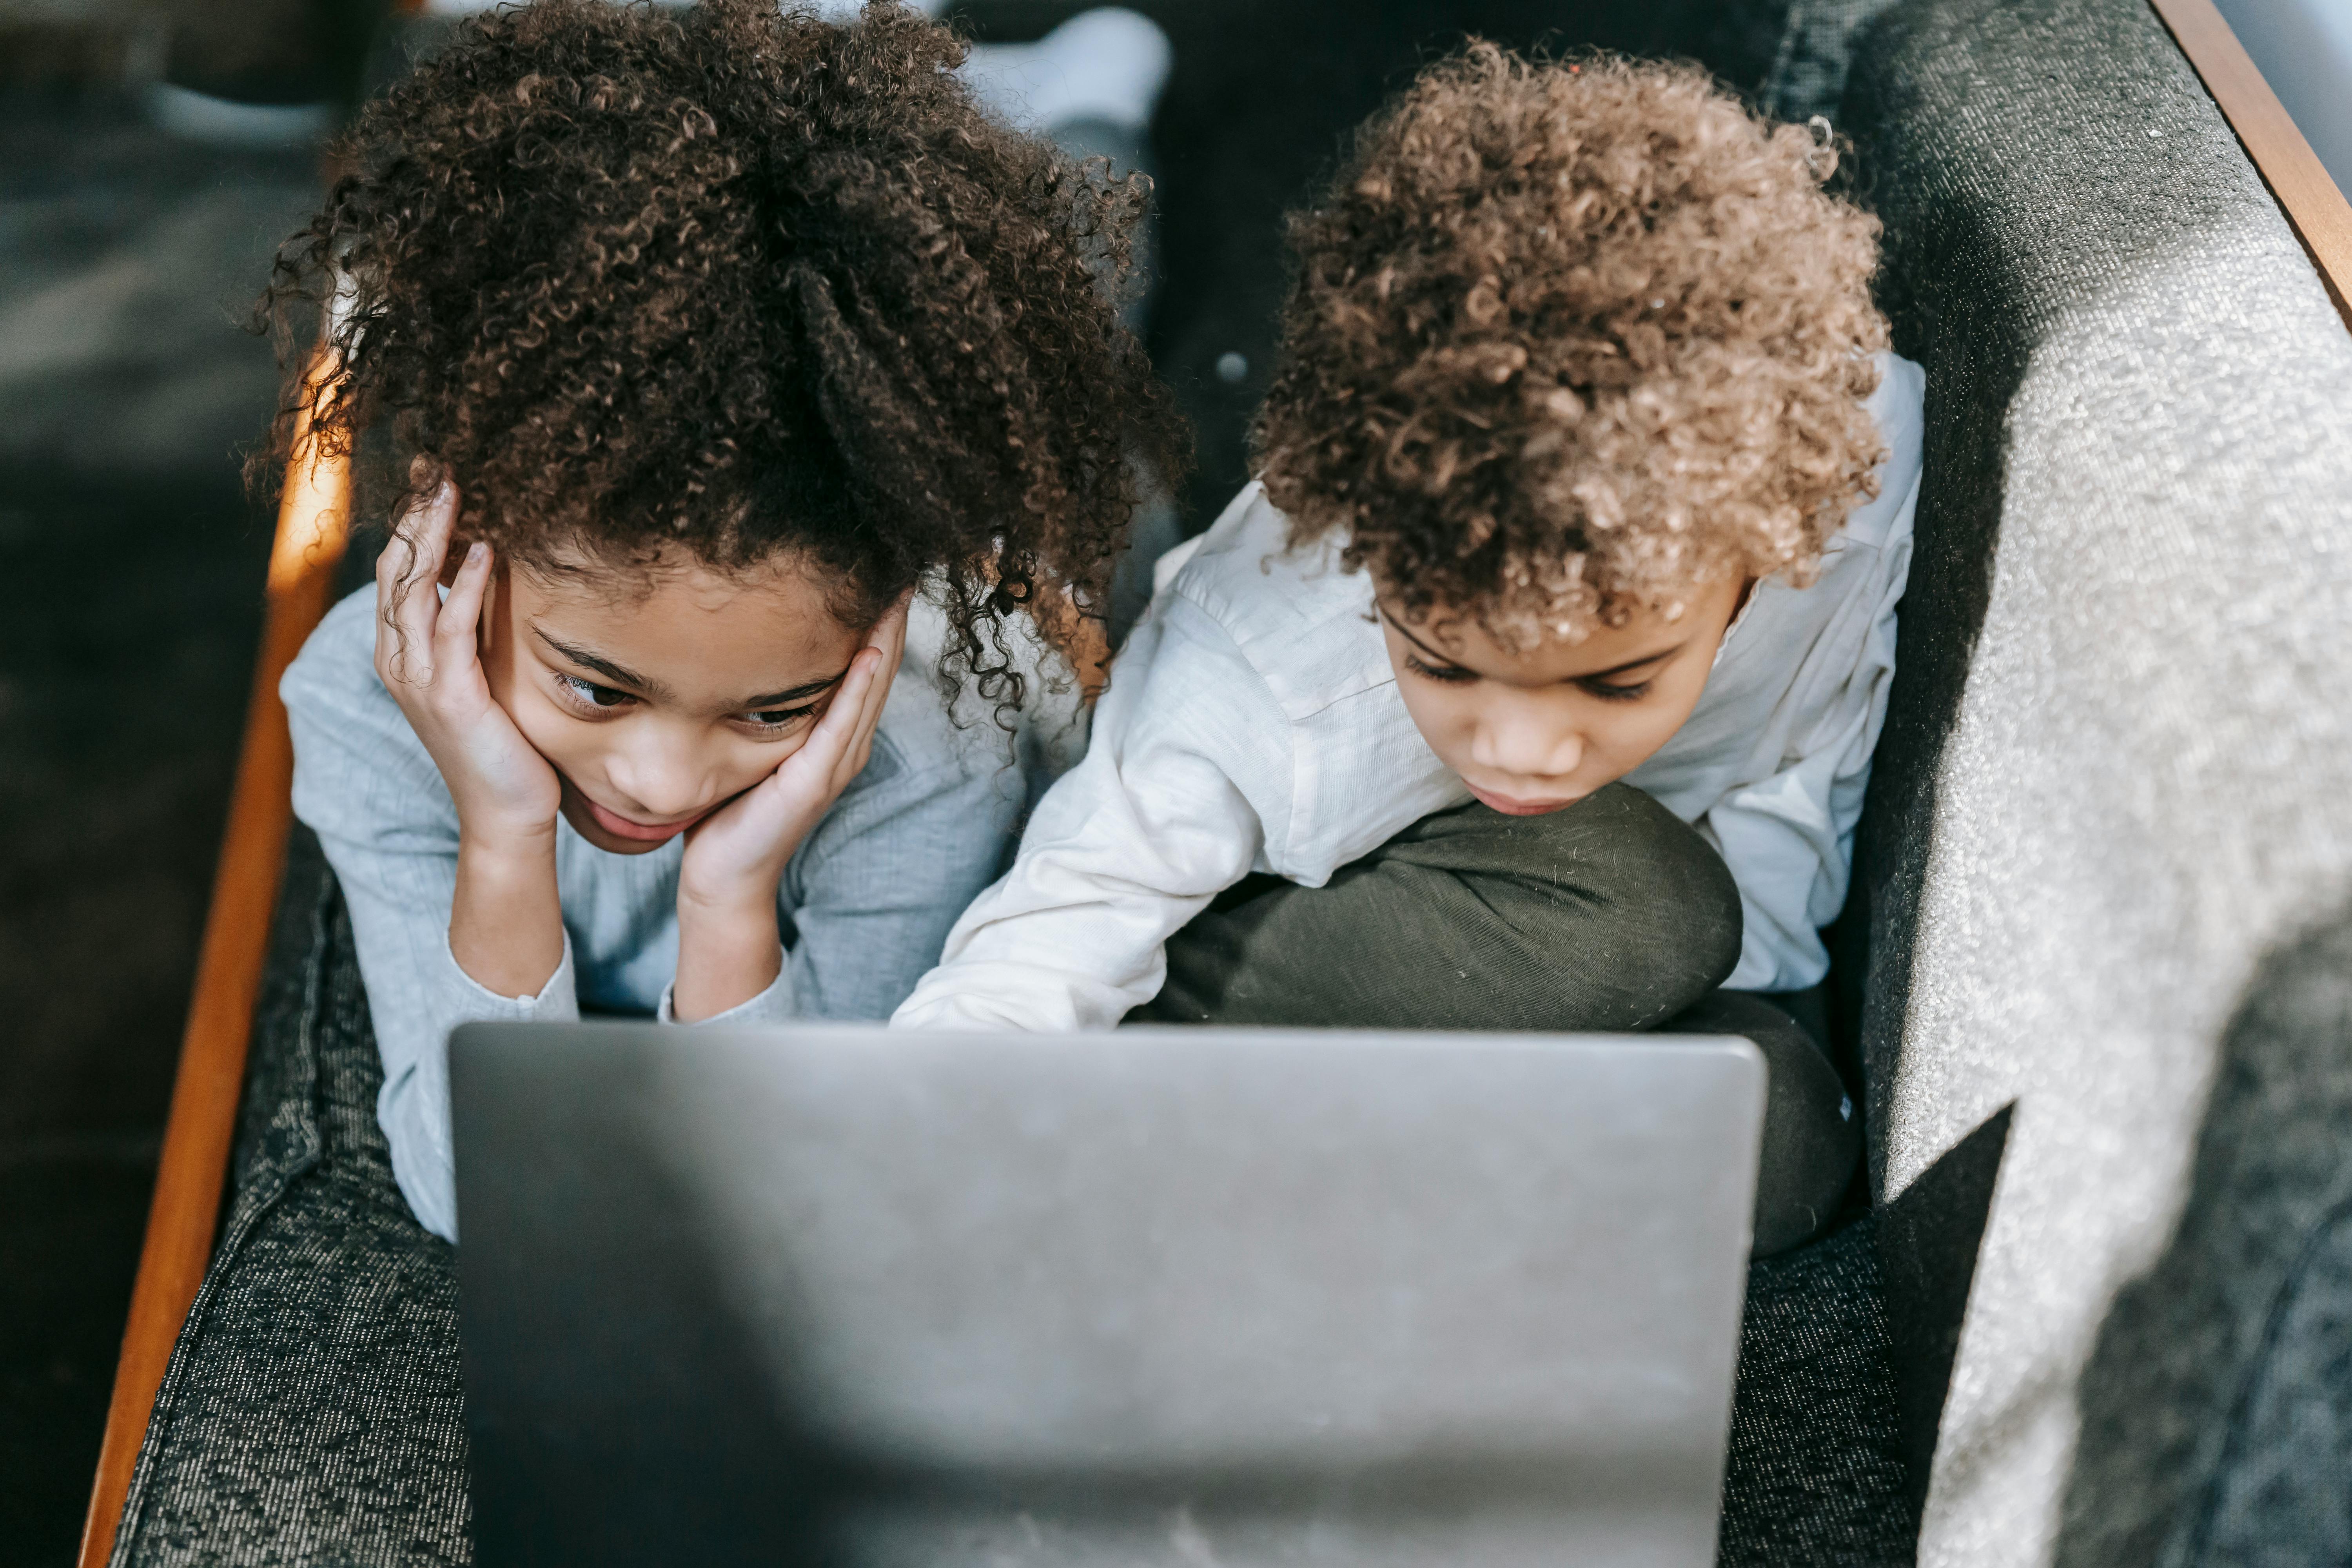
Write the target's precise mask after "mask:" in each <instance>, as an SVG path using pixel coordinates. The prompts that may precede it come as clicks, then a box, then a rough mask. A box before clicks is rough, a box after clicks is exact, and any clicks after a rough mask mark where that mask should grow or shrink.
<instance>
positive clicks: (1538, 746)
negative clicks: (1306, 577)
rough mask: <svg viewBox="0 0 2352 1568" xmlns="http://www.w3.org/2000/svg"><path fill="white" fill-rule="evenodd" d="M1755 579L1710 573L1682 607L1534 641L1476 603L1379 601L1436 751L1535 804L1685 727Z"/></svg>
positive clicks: (1610, 774)
mask: <svg viewBox="0 0 2352 1568" xmlns="http://www.w3.org/2000/svg"><path fill="white" fill-rule="evenodd" d="M1747 591H1748V584H1745V583H1743V582H1738V581H1731V582H1724V583H1710V584H1705V585H1703V586H1702V587H1701V588H1700V589H1699V590H1698V591H1697V592H1696V593H1695V594H1694V595H1692V596H1691V598H1690V600H1689V601H1688V602H1687V603H1686V604H1685V605H1684V608H1683V613H1682V615H1681V616H1680V617H1679V618H1677V619H1675V620H1672V621H1669V620H1667V619H1666V618H1665V616H1664V615H1663V614H1661V613H1660V612H1658V611H1656V610H1647V609H1644V610H1637V611H1635V612H1634V614H1633V616H1632V617H1631V618H1629V619H1628V620H1627V621H1626V623H1625V624H1624V625H1623V626H1601V627H1598V628H1596V629H1595V630H1593V631H1592V632H1591V633H1590V634H1588V635H1587V636H1586V637H1585V638H1584V640H1583V641H1582V642H1577V643H1570V642H1554V641H1549V640H1547V641H1545V642H1543V643H1541V644H1539V645H1538V646H1537V647H1534V648H1532V649H1530V650H1529V651H1528V652H1526V653H1514V652H1512V651H1510V650H1509V649H1507V648H1506V647H1502V646H1501V645H1500V644H1498V643H1496V641H1495V640H1494V639H1493V638H1492V637H1488V636H1487V635H1486V632H1485V631H1484V630H1482V629H1481V628H1480V627H1479V626H1478V623H1477V622H1476V620H1475V619H1474V618H1472V617H1470V616H1460V615H1454V614H1451V613H1449V612H1447V611H1444V610H1443V609H1441V610H1439V611H1437V612H1435V613H1433V614H1432V615H1431V616H1430V617H1429V618H1428V620H1426V621H1425V622H1423V624H1422V625H1420V626H1406V625H1405V624H1404V623H1403V619H1402V614H1401V613H1400V612H1399V611H1398V610H1397V608H1396V602H1395V600H1394V599H1393V598H1392V597H1391V595H1389V594H1388V593H1386V592H1385V591H1383V592H1382V593H1381V595H1379V598H1378V601H1377V602H1378V605H1379V607H1380V616H1381V635H1382V636H1383V637H1386V639H1387V641H1388V650H1389V664H1390V666H1391V668H1393V669H1394V670H1395V671H1396V678H1397V691H1398V693H1399V694H1400V695H1402V697H1403V698H1404V705H1405V710H1406V711H1408V712H1410V713H1411V714H1412V721H1413V723H1414V724H1416V725H1417V726H1419V727H1420V730H1421V734H1422V738H1423V740H1425V741H1427V742H1429V747H1430V750H1432V751H1433V752H1436V753H1437V755H1438V758H1439V760H1440V761H1442V762H1444V763H1445V765H1446V766H1447V767H1449V768H1452V769H1453V770H1454V772H1455V773H1459V774H1460V775H1461V776H1462V782H1463V783H1464V784H1466V785H1468V786H1469V789H1470V793H1471V794H1472V795H1475V796H1477V797H1478V799H1480V800H1482V801H1484V802H1485V803H1486V805H1491V806H1493V807H1494V808H1495V809H1496V811H1501V812H1507V813H1509V814H1510V815H1512V816H1536V815H1538V814H1540V813H1543V812H1547V811H1558V810H1559V809H1560V808H1561V807H1563V806H1568V805H1575V804H1576V803H1577V802H1578V801H1580V800H1582V799H1583V798H1584V797H1585V796H1586V795H1591V793H1592V792H1593V791H1594V790H1597V789H1599V788H1600V787H1601V785H1603V784H1612V783H1614V782H1615V781H1617V780H1618V779H1621V778H1623V777H1624V776H1625V775H1626V774H1627V773H1632V772H1633V770H1634V769H1635V768H1637V767H1640V766H1641V765H1642V764H1643V763H1644V762H1647V761H1648V760H1649V758H1650V756H1651V754H1652V753H1653V752H1656V751H1657V749H1658V748H1659V747H1661V746H1663V745H1664V744H1665V743H1666V742H1667V740H1668V739H1669V738H1670V737H1672V736H1673V734H1674V732H1675V731H1676V730H1679V729H1681V728H1682V724H1683V721H1684V720H1685V719H1687V718H1689V717H1690V714H1691V710H1692V709H1694V708H1696V707H1697V706H1698V700H1699V694H1700V693H1701V692H1703V691H1705V690H1706V678H1707V672H1708V671H1709V669H1711V668H1713V667H1714V664H1715V650H1716V649H1717V647H1720V646H1721V644H1722V642H1723V634H1724V632H1725V630H1726V629H1727V627H1728V626H1730V624H1731V619H1732V616H1734V615H1736V614H1737V613H1738V609H1739V605H1740V604H1741V602H1742V600H1744V599H1745V598H1746V596H1747Z"/></svg>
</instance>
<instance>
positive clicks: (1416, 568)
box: [1253, 43, 1886, 647]
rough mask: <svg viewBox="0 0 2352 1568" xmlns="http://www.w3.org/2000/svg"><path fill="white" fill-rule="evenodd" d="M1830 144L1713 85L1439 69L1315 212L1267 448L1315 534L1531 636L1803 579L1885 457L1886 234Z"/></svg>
mask: <svg viewBox="0 0 2352 1568" xmlns="http://www.w3.org/2000/svg"><path fill="white" fill-rule="evenodd" d="M1825 131H1826V127H1825V126H1821V125H1817V126H1816V127H1814V128H1813V129H1811V130H1808V129H1806V128H1802V127H1797V126H1774V125H1773V124H1771V123H1769V121H1764V120H1761V119H1759V118H1758V117H1756V116H1755V115H1753V114H1751V113H1749V112H1748V110H1746V109H1745V108H1743V107H1742V106H1741V105H1740V103H1739V102H1738V100H1735V99H1733V98H1731V97H1730V96H1729V95H1727V94H1726V93H1724V92H1723V91H1721V90H1720V89H1717V87H1716V86H1715V85H1714V83H1713V82H1712V81H1711V80H1710V79H1708V78H1707V77H1706V75H1705V74H1704V73H1703V72H1701V71H1700V70H1699V69H1697V68H1695V67H1688V66H1677V65H1660V64H1650V63H1636V62H1633V61H1628V60H1623V59H1617V58H1605V57H1603V58H1587V59H1579V60H1576V61H1572V62H1564V63H1550V62H1530V61H1528V60H1526V59H1522V58H1518V57H1517V56H1514V55H1512V54H1510V53H1509V52H1507V51H1506V50H1504V49H1501V48H1498V47H1495V46H1494V45H1492V44H1485V43H1476V44H1473V45H1472V46H1471V47H1469V48H1468V49H1466V50H1465V52H1463V53H1461V54H1459V55H1457V56H1454V57H1453V58H1448V59H1445V60H1443V61H1440V62H1438V63H1437V64H1435V65H1433V66H1431V67H1430V68H1427V69H1425V70H1424V71H1423V72H1422V74H1421V75H1420V77H1419V78H1418V79H1415V80H1414V82H1413V83H1412V86H1411V87H1410V88H1409V89H1407V90H1406V91H1405V92H1404V93H1403V94H1402V97H1400V98H1399V99H1398V100H1396V101H1395V102H1394V103H1392V104H1391V105H1390V106H1389V107H1388V108H1387V109H1386V110H1383V111H1382V112H1381V113H1380V114H1378V115H1377V116H1375V117H1374V118H1373V119H1372V120H1370V121H1368V122H1367V123H1366V124H1365V125H1364V126H1363V127H1362V128H1361V129H1360V131H1359V132H1358V133H1357V136H1356V140H1355V143H1354V147H1353V151H1352V153H1351V155H1350V156H1349V158H1348V159H1347V160H1346V162H1345V163H1344V164H1343V165H1342V167H1341V168H1340V170H1339V174H1338V175H1337V177H1336V178H1335V179H1334V181H1333V183H1332V184H1331V186H1330V189H1329V191H1328V194H1326V195H1324V196H1323V197H1322V198H1321V199H1320V200H1319V201H1318V202H1317V203H1316V204H1315V205H1312V206H1310V207H1308V208H1307V210H1305V211H1304V212H1301V213H1298V214H1297V215H1295V216H1293V217H1292V219H1291V223H1290V241H1291V245H1292V247H1293V249H1294V251H1295V253H1296V256H1297V278H1296V282H1295V286H1294V289H1293V291H1292V294H1291V297H1290V300H1289V304H1288V307H1287V309H1286V316H1285V321H1284V331H1283V353H1282V359H1281V362H1280V363H1279V364H1278V366H1277V367H1276V373H1275V377H1274V384H1273V386H1272V389H1271V391H1270V392H1269V393H1268V394H1267V396H1266V400H1265V407H1264V408H1263V410H1262V411H1261V412H1260V414H1259V416H1258V421H1257V426H1256V428H1255V431H1254V432H1253V440H1254V444H1255V451H1256V455H1257V459H1258V463H1259V469H1260V476H1261V477H1262V478H1263V479H1264V480H1265V486H1266V490H1267V494H1268V496H1269V498H1270V499H1271V500H1273V501H1274V503H1275V504H1276V506H1277V507H1279V508H1281V509H1282V510H1283V511H1284V512H1285V513H1286V514H1287V515H1288V517H1289V518H1290V520H1291V529H1292V539H1293V542H1294V543H1304V542H1307V541H1310V540H1314V539H1318V538H1322V537H1325V536H1327V535H1332V534H1343V535H1344V536H1345V539H1346V544H1345V549H1344V552H1343V559H1344V560H1345V563H1346V564H1347V565H1348V566H1349V568H1351V569H1353V568H1359V567H1366V568H1369V569H1370V572H1371V574H1372V575H1373V578H1374V580H1375V581H1376V582H1377V583H1378V584H1380V585H1381V591H1382V592H1383V593H1385V594H1389V595H1393V596H1394V598H1395V599H1396V600H1397V601H1398V602H1399V603H1400V605H1401V607H1402V609H1403V610H1404V612H1405V613H1406V614H1407V615H1408V616H1411V617H1412V618H1415V619H1420V618H1423V617H1425V616H1428V615H1429V614H1430V612H1431V611H1432V610H1433V609H1436V608H1439V607H1441V606H1442V607H1444V608H1445V609H1447V610H1449V611H1451V612H1453V613H1461V614H1470V615H1473V616H1475V617H1476V619H1477V620H1478V622H1479V623H1480V624H1481V625H1483V626H1485V627H1486V629H1487V630H1488V631H1489V632H1490V633H1491V634H1492V635H1494V636H1495V637H1496V638H1497V639H1498V640H1501V641H1503V642H1505V643H1506V644H1507V645H1510V646H1515V647H1527V646H1529V645H1530V644H1531V643H1532V642H1533V641H1534V640H1535V639H1537V638H1538V637H1544V636H1551V637H1563V638H1568V639H1575V638H1578V637H1582V636H1583V635H1584V634H1585V633H1586V632H1587V631H1589V630H1590V629H1591V626H1593V625H1595V624H1596V623H1598V624H1617V623H1619V622H1621V621H1622V618H1623V616H1625V615H1626V614H1627V613H1629V611H1630V610H1631V609H1632V608H1633V606H1635V605H1647V606H1652V607H1655V608H1660V609H1663V610H1665V611H1666V612H1667V613H1668V614H1670V615H1671V614H1676V613H1679V612H1678V608H1677V606H1678V605H1679V604H1680V602H1681V600H1682V598H1683V597H1684V595H1686V593H1687V591H1688V590H1689V589H1690V588H1691V587H1692V586H1693V585H1695V584H1698V583H1701V582H1706V581H1711V580H1717V579H1720V578H1723V577H1725V576H1731V575H1740V576H1753V577H1764V576H1769V575H1771V574H1775V573H1780V574H1786V575H1787V576H1788V577H1789V578H1790V580H1792V581H1796V582H1800V583H1802V582H1809V581H1811V574H1812V573H1813V571H1814V570H1815V569H1816V568H1817V566H1818V564H1819V561H1820V557H1821V553H1822V548H1823V546H1824V545H1825V543H1826V542H1828V540H1829V539H1830V538H1831V536H1832V535H1833V534H1834V533H1835V532H1836V531H1837V530H1838V529H1839V528H1840V527H1841V526H1843V522H1844V520H1845V518H1846V515H1847V513H1848V512H1849V511H1850V510H1851V509H1852V508H1853V505H1854V504H1855V503H1856V502H1857V501H1858V500H1860V499H1861V498H1863V497H1864V496H1865V495H1869V494H1874V493H1875V481H1874V478H1873V471H1874V469H1875V468H1876V467H1877V465H1878V463H1879V462H1880V460H1881V458H1882V457H1883V448H1882V447H1881V444H1880V439H1879V434H1878V430H1877V428H1876V426H1875V425H1874V422H1873V421H1872V419H1871V417H1870V416H1869V414H1868V412H1867V411H1866V410H1865V409H1864V406H1863V400H1864V398H1866V397H1867V396H1868V395H1869V394H1870V393H1871V391H1872V390H1873V389H1874V387H1875V386H1876V384H1877V370H1876V367H1875V365H1874V362H1873V360H1872V359H1871V357H1870V356H1871V354H1872V353H1874V351H1876V350H1878V349H1880V348H1883V347H1884V346H1885V343H1886V323H1885V318H1884V317H1883V316H1882V315H1881V314H1880V313H1879V311H1878V309H1877V307H1876V306H1875V305H1874V303H1873V302H1872V300H1871V294H1870V280H1871V277H1872V274H1873V273H1874V271H1875V270H1876V268H1877V264H1878V246H1877V240H1878V224H1877V221H1876V220H1875V219H1874V218H1873V217H1871V216H1868V215H1867V214H1865V213H1864V212H1862V211H1860V210H1858V209H1857V208H1855V207H1854V206H1853V205H1851V204H1849V203H1848V202H1846V201H1843V200H1842V199H1840V198H1839V197H1837V196H1835V195H1832V194H1831V193H1829V192H1828V191H1826V190H1824V188H1823V184H1822V182H1823V181H1824V180H1825V179H1826V178H1827V177H1828V175H1829V174H1830V173H1831V172H1832V169H1833V168H1834V164H1835V158H1836V154H1835V153H1834V151H1833V150H1832V147H1831V145H1830V144H1829V142H1828V141H1827V139H1826V137H1825V135H1823V134H1821V132H1825Z"/></svg>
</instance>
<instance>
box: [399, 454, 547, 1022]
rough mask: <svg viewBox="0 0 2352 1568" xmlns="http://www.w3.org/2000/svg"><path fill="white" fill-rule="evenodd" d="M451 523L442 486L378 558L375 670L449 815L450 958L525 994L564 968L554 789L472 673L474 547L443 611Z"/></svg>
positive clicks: (543, 765) (476, 647) (475, 666)
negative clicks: (439, 785) (452, 867)
mask: <svg viewBox="0 0 2352 1568" xmlns="http://www.w3.org/2000/svg"><path fill="white" fill-rule="evenodd" d="M456 521H457V489H455V487H453V486H451V485H448V484H446V483H445V484H443V485H442V486H441V487H440V489H437V490H436V491H435V492H434V493H433V495H432V496H431V497H429V498H428V499H427V500H425V501H423V502H422V503H420V504H419V505H418V506H417V507H415V509H413V510H411V511H410V512H409V514H408V515H407V516H406V517H405V518H404V519H403V520H402V522H401V526H400V529H399V531H398V533H397V536H396V537H395V538H394V541H393V542H392V543H391V544H390V545H389V546H388V547H387V548H386V549H385V550H384V552H383V556H382V557H381V559H379V560H378V562H377V563H376V634H375V668H376V674H377V676H378V677H379V678H380V679H382V680H383V684H384V689H385V690H387V691H389V692H391V693H392V697H393V700H394V701H395V702H397V703H399V704H400V710H401V712H402V713H403V714H404V715H405V716H406V717H407V719H408V722H409V727H410V728H412V729H414V730H415V731H416V735H417V738H418V739H419V740H421V741H423V742H425V751H426V752H429V753H430V754H431V756H432V758H433V763H434V765H435V766H436V767H437V768H439V769H440V770H441V779H442V782H443V783H444V784H446V785H447V786H448V790H449V798H450V801H451V802H452V803H453V804H454V805H456V806H457V895H456V898H455V900H453V902H452V904H451V906H450V911H449V951H450V952H451V954H452V955H453V956H454V957H455V958H456V959H457V963H458V967H460V968H461V969H463V970H464V971H465V972H466V973H467V974H469V975H471V976H472V977H473V978H474V980H475V981H476V982H477V983H478V984H481V985H483V986H485V987H487V988H488V989H489V990H491V991H494V992H497V993H498V994H500V995H506V996H529V995H536V994H538V993H539V991H540V990H541V988H542V987H543V986H545V984H547V981H548V979H549V977H550V976H551V975H552V974H553V973H555V970H556V967H557V965H559V964H560V963H562V961H563V912H562V903H561V900H559V899H558V897H557V893H556V887H555V816H556V811H557V808H558V807H559V806H560V805H561V804H562V785H561V784H560V782H559V781H558V780H557V778H556V776H555V770H554V769H553V768H552V767H551V766H549V765H548V762H547V759H546V758H544V757H542V756H541V755H540V754H539V752H536V751H534V750H533V749H532V748H531V745H530V742H528V741H526V740H524V739H523V736H522V731H520V730H518V729H517V728H516V727H515V722H514V721H513V720H512V719H511V718H509V716H508V714H507V710H505V709H504V708H501V707H500V706H499V703H498V701H497V700H496V699H495V698H494V697H492V696H491V694H490V687H489V682H488V679H487V678H486V677H485V676H484V674H483V671H482V660H481V649H480V629H481V624H482V612H483V606H484V604H485V602H486V601H487V599H488V595H489V590H490V584H491V579H492V576H493V571H494V568H493V563H492V561H491V558H490V550H489V547H488V545H486V544H481V543H477V544H475V545H474V546H473V547H472V549H470V550H468V551H467V552H466V557H465V561H464V563H463V564H462V565H460V566H459V567H458V568H457V575H456V576H455V578H454V579H453V580H452V581H451V583H450V584H449V596H448V598H447V599H446V601H444V600H443V599H442V597H441V595H440V594H439V593H438V591H437V584H438V580H439V578H440V576H441V574H442V568H443V564H444V562H445V560H446V557H447V555H448V552H449V541H450V536H451V533H452V531H453V530H454V528H455V526H456Z"/></svg>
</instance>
